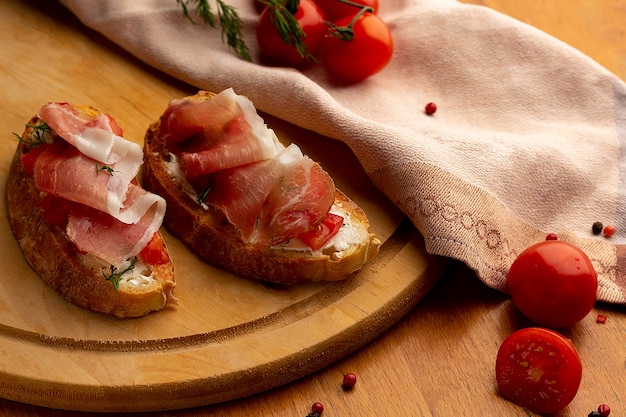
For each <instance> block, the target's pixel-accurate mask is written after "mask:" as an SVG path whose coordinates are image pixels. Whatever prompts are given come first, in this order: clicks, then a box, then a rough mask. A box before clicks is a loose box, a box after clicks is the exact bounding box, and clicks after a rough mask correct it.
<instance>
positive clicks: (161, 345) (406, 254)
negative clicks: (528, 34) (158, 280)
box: [0, 0, 447, 411]
mask: <svg viewBox="0 0 626 417" xmlns="http://www.w3.org/2000/svg"><path fill="white" fill-rule="evenodd" d="M11 3H12V5H11V9H13V10H17V11H18V13H17V16H16V15H15V12H13V13H12V14H7V13H0V23H1V24H3V25H5V27H6V26H12V27H13V30H11V31H10V32H11V33H12V34H18V35H15V38H14V39H10V40H6V41H5V42H4V47H5V50H4V51H3V61H2V63H0V68H1V70H2V72H3V73H4V74H5V76H3V77H2V81H0V83H1V85H0V87H1V88H0V91H2V93H1V94H2V95H3V97H2V98H3V100H2V101H1V103H2V104H1V105H2V111H1V112H0V120H1V122H2V126H3V131H4V139H3V140H2V141H0V184H1V189H0V192H1V193H2V194H3V195H4V192H5V185H6V178H7V174H8V169H9V164H10V160H11V158H12V155H13V153H14V151H15V147H16V140H15V138H14V137H13V135H12V132H17V133H21V131H22V130H23V127H24V123H25V122H26V121H27V120H28V119H29V118H30V117H31V116H32V115H34V114H35V113H36V112H37V110H38V109H39V107H40V106H41V105H42V104H44V103H46V102H48V101H67V102H70V103H73V104H90V105H93V106H95V107H98V108H100V109H101V110H103V111H105V112H108V113H110V114H111V115H112V116H113V117H115V118H116V120H117V121H118V123H119V124H120V125H121V126H122V127H123V128H124V129H125V136H126V137H127V138H129V139H131V140H135V141H137V142H139V143H141V140H142V137H143V133H144V131H145V129H146V127H147V126H148V124H149V123H151V122H152V121H153V120H155V119H156V118H157V117H158V116H159V114H160V113H161V112H162V111H163V109H164V108H165V106H166V105H167V102H168V101H169V100H170V99H171V98H174V97H180V96H184V95H188V94H191V93H194V92H195V90H194V89H192V88H190V87H189V86H187V85H183V84H181V83H179V82H176V81H175V80H172V79H171V78H169V77H166V76H163V75H162V74H159V73H157V72H156V71H154V70H152V69H151V68H149V67H147V66H145V65H143V64H142V63H140V62H137V60H135V59H134V58H133V57H131V56H129V55H128V54H126V53H125V52H123V51H121V50H120V49H119V48H117V47H115V46H114V45H112V44H111V43H110V42H108V41H107V40H105V39H103V38H102V37H100V36H98V35H96V34H94V33H92V32H89V31H88V30H87V29H84V28H83V27H82V26H81V25H80V23H79V22H78V21H77V20H76V19H75V18H74V17H73V16H71V15H70V14H69V13H68V12H67V11H65V10H63V9H62V8H61V7H60V6H59V5H58V4H56V3H51V5H45V6H44V5H43V2H40V3H42V4H41V5H40V6H41V7H44V8H45V10H33V9H30V8H28V4H25V5H22V4H21V3H19V2H17V1H14V0H11ZM5 4H6V3H5ZM55 4H56V7H55V6H54V5H55ZM2 7H3V6H1V5H0V12H1V11H2ZM16 27H17V28H16ZM35 46H36V50H35V49H34V47H35ZM33 54H34V55H33ZM265 119H266V121H267V122H268V124H269V125H270V126H271V127H272V128H274V129H275V130H276V132H277V134H278V135H279V137H280V138H281V140H283V141H285V142H292V141H293V142H296V143H298V144H299V145H300V146H301V148H302V149H303V151H304V152H305V153H307V154H309V155H310V156H311V157H312V158H313V159H316V160H318V161H319V162H321V163H322V165H323V166H324V167H325V168H326V169H327V170H328V171H329V172H330V173H331V175H332V176H333V177H334V178H335V181H336V184H337V186H338V187H339V188H340V189H342V190H343V191H345V192H346V193H347V194H348V195H349V196H350V197H352V198H353V199H354V200H355V201H356V202H357V203H359V204H360V205H361V207H362V208H363V209H364V210H365V211H366V212H367V214H368V216H369V218H370V221H371V230H372V232H374V233H376V235H377V236H378V237H379V238H380V239H381V241H383V246H382V248H381V252H380V254H379V256H378V257H377V258H376V259H375V260H374V262H372V263H371V264H369V265H367V267H365V268H364V269H363V270H362V271H360V272H359V273H357V274H355V275H354V276H352V277H350V278H349V279H347V280H345V281H342V282H337V283H317V284H304V285H298V286H292V287H284V286H273V285H267V284H264V283H263V282H260V281H253V280H248V279H243V278H240V277H236V276H232V275H230V274H228V273H226V272H224V271H221V270H218V269H215V268H212V267H211V266H209V265H207V264H205V263H204V262H202V261H201V260H199V259H198V258H196V257H195V256H194V255H193V254H191V253H190V252H189V251H188V250H187V249H186V248H185V247H184V246H182V245H181V244H180V243H179V242H178V241H177V239H175V238H173V237H172V236H170V235H169V234H167V232H164V235H165V238H166V242H167V244H168V247H169V250H170V253H171V256H172V258H173V260H174V262H175V264H176V273H177V287H176V296H177V298H178V299H179V305H178V306H176V307H169V308H167V309H165V310H163V311H160V312H156V313H153V314H150V315H148V316H146V317H143V318H139V319H129V320H120V319H116V318H112V317H108V316H104V315H101V314H97V313H93V312H90V311H87V310H84V309H82V308H80V307H76V306H74V305H72V304H70V303H68V302H66V301H65V300H63V299H62V298H60V297H59V296H58V295H57V294H56V293H55V292H53V291H52V290H51V289H50V288H48V287H47V286H46V285H45V284H44V283H43V282H42V281H41V279H40V278H39V277H38V276H37V275H36V274H35V273H34V272H33V271H32V270H31V269H30V268H29V266H28V264H27V263H26V262H25V260H24V259H23V257H22V254H21V252H20V249H19V247H18V245H17V243H16V242H15V240H14V239H13V236H12V234H11V231H10V228H9V226H8V222H7V220H6V215H5V213H6V205H5V201H4V198H2V199H1V202H0V212H1V213H2V216H1V217H0V244H1V247H2V253H1V254H0V257H1V260H2V266H3V273H2V275H1V278H0V396H2V397H4V398H7V399H11V400H15V401H20V402H26V403H31V404H36V405H43V406H47V407H54V408H61V409H68V410H69V409H71V410H82V411H149V410H165V409H177V408H186V407H193V406H198V405H205V404H211V403H217V402H222V401H226V400H230V399H234V398H239V397H243V396H247V395H251V394H254V393H258V392H261V391H263V390H267V389H270V388H272V387H276V386H278V385H281V384H284V383H287V382H290V381H293V380H295V379H298V378H301V377H304V376H306V375H308V374H310V373H312V372H314V371H316V370H319V369H321V368H323V367H325V366H327V365H329V364H331V363H333V362H334V361H336V360H338V359H340V358H342V357H344V356H346V355H347V354H349V353H350V352H353V351H354V350H356V349H358V348H359V347H361V346H363V345H365V344H366V343H368V342H369V341H370V340H372V339H373V338H375V337H376V336H378V335H379V334H381V333H382V332H383V331H385V330H386V329H387V328H389V327H390V326H391V325H393V324H394V323H395V322H396V321H397V320H399V319H400V318H401V317H402V316H403V315H404V314H405V313H406V312H408V311H409V310H410V309H411V308H412V307H413V306H414V305H416V304H417V303H418V302H419V301H420V299H421V298H422V297H423V296H424V295H425V294H426V293H427V292H428V291H429V290H430V289H431V287H432V286H433V285H434V283H435V282H436V280H437V279H438V278H439V276H440V275H441V273H442V271H443V270H444V268H445V266H446V265H447V263H446V262H445V261H444V260H442V259H439V258H436V257H432V256H429V255H428V254H427V253H426V251H425V249H424V245H423V239H422V237H421V235H420V234H419V232H418V231H417V230H416V229H415V228H414V227H413V226H412V225H411V224H410V223H409V222H408V221H407V220H406V219H405V218H404V216H403V215H402V213H400V212H399V211H398V210H397V208H396V207H395V206H394V205H393V204H392V203H391V202H390V201H389V200H388V199H387V198H386V197H385V196H384V195H382V194H381V193H380V192H379V191H378V190H376V188H375V187H374V186H373V185H372V183H371V182H370V181H369V179H368V178H367V175H366V174H365V173H364V172H363V170H362V168H361V167H360V165H359V163H358V161H357V160H356V158H355V157H354V155H353V154H352V153H351V151H350V150H349V149H348V148H347V147H346V146H344V145H343V144H341V143H339V142H336V141H332V140H329V139H326V138H323V137H320V136H318V135H316V134H313V133H311V132H307V131H303V130H301V129H299V128H297V127H294V126H291V125H287V124H285V123H283V122H281V121H279V120H276V119H273V118H271V117H265Z"/></svg>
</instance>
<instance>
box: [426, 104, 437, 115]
mask: <svg viewBox="0 0 626 417" xmlns="http://www.w3.org/2000/svg"><path fill="white" fill-rule="evenodd" d="M436 111H437V105H436V104H435V103H432V102H431V103H428V104H426V106H425V107H424V112H425V113H426V114H427V115H429V116H430V115H431V114H433V113H435V112H436Z"/></svg>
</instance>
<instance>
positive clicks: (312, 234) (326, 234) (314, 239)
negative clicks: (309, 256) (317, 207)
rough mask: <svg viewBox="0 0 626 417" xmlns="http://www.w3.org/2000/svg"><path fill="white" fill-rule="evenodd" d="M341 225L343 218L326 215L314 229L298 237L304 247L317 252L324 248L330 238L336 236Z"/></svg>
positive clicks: (330, 214) (331, 214)
mask: <svg viewBox="0 0 626 417" xmlns="http://www.w3.org/2000/svg"><path fill="white" fill-rule="evenodd" d="M342 224H343V217H341V216H338V215H336V214H333V213H328V214H327V215H326V217H325V218H324V220H322V222H321V223H320V224H319V225H318V226H317V227H316V228H315V229H313V230H310V231H308V232H306V233H303V234H301V235H300V236H298V237H299V238H300V240H301V241H303V242H304V244H305V245H307V246H309V247H310V248H311V249H313V250H317V249H319V248H321V247H322V246H324V245H325V244H326V242H328V241H329V240H330V238H331V237H333V236H335V235H336V234H337V232H338V231H339V229H341V225H342Z"/></svg>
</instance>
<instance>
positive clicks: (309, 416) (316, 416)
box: [306, 412, 320, 417]
mask: <svg viewBox="0 0 626 417" xmlns="http://www.w3.org/2000/svg"><path fill="white" fill-rule="evenodd" d="M306 417H320V413H313V412H311V413H309V414H307V415H306Z"/></svg>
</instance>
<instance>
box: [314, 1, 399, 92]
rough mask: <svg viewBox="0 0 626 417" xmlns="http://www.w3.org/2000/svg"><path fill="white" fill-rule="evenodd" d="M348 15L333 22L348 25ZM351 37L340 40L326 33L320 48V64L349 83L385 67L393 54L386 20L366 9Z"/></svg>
mask: <svg viewBox="0 0 626 417" xmlns="http://www.w3.org/2000/svg"><path fill="white" fill-rule="evenodd" d="M351 21H352V18H351V17H344V18H342V19H339V20H337V21H335V22H333V24H334V25H335V26H337V27H347V26H348V25H350V23H351ZM352 29H353V32H354V37H353V39H351V40H344V39H340V38H338V37H337V36H335V35H333V34H331V33H329V34H327V35H326V36H325V37H324V42H323V44H322V48H321V55H322V63H323V64H324V67H325V68H326V70H327V71H328V72H329V73H330V74H331V75H332V76H334V77H336V78H338V79H340V80H343V81H348V82H359V81H363V80H364V79H366V78H367V77H370V76H372V75H374V74H376V73H377V72H379V71H381V70H382V69H383V68H385V67H386V66H387V64H388V63H389V61H390V60H391V56H392V55H393V38H392V36H391V31H390V30H389V27H388V26H387V24H386V23H385V22H383V21H382V20H381V19H380V18H379V17H378V16H376V15H375V14H372V13H369V12H366V13H363V14H362V15H361V16H359V18H358V20H357V21H356V22H355V23H354V26H353V27H352Z"/></svg>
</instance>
